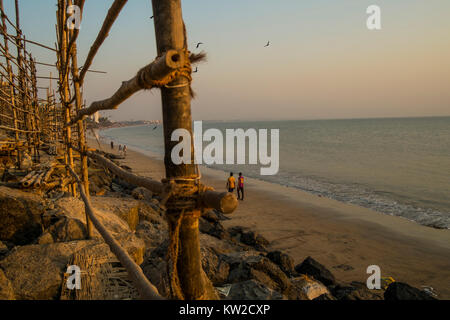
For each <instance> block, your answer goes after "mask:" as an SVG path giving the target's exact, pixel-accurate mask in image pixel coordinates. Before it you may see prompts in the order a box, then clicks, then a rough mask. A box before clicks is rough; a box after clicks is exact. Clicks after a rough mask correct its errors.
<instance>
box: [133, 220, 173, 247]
mask: <svg viewBox="0 0 450 320" xmlns="http://www.w3.org/2000/svg"><path fill="white" fill-rule="evenodd" d="M136 236H138V237H139V238H141V239H142V240H143V241H144V242H145V245H146V247H147V248H155V247H157V246H159V245H160V244H161V243H162V242H163V241H164V240H165V239H167V237H168V233H167V227H166V225H165V224H163V225H160V224H154V223H151V222H149V221H142V222H141V223H139V225H138V226H137V228H136Z"/></svg>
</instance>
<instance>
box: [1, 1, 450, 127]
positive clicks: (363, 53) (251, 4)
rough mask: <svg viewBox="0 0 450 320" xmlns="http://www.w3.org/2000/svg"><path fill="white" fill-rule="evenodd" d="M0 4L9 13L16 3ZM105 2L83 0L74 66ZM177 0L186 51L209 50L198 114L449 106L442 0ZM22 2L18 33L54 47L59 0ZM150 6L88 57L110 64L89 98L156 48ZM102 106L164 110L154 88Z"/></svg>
mask: <svg viewBox="0 0 450 320" xmlns="http://www.w3.org/2000/svg"><path fill="white" fill-rule="evenodd" d="M4 2H5V10H6V12H7V13H8V15H9V16H10V17H11V18H14V6H13V4H14V1H13V0H4ZM112 2H113V1H112V0H87V1H86V5H85V10H84V17H83V21H82V25H81V31H80V36H79V41H78V42H79V44H78V46H79V64H80V65H81V64H82V62H83V61H84V60H85V57H86V55H87V52H88V51H89V48H90V46H91V44H92V43H93V42H94V40H95V38H96V36H97V33H98V31H99V30H100V27H101V25H102V23H103V20H104V18H105V15H106V12H107V11H108V9H109V7H110V6H111V4H112ZM373 4H375V5H378V6H380V8H381V23H382V29H381V30H377V31H370V30H368V29H367V27H366V20H367V18H368V14H367V13H366V9H367V7H368V6H369V5H373ZM182 5H183V16H184V20H185V23H186V27H187V32H188V40H189V46H190V50H191V51H193V52H198V51H199V50H197V49H196V48H195V44H196V43H197V42H203V43H204V45H203V46H201V49H203V50H204V51H205V52H206V53H207V54H208V61H207V62H206V63H203V64H201V65H199V66H198V68H199V72H198V73H195V74H194V75H193V76H194V77H193V78H194V81H193V84H192V85H193V88H194V90H195V91H196V93H197V98H196V99H195V100H193V101H192V114H193V118H194V119H195V120H285V119H334V118H371V117H420V116H450V89H449V84H450V34H449V33H450V1H448V0H396V1H390V0H370V1H367V0H333V1H330V0H278V1H276V0H227V1H223V0H189V1H188V0H183V1H182ZM20 9H21V27H22V29H23V31H24V33H25V35H26V36H27V38H28V39H30V40H34V41H38V42H42V43H44V44H47V45H50V46H54V44H55V42H56V36H55V23H56V0H20ZM152 15H153V13H152V7H151V1H150V0H129V1H128V3H127V5H126V6H125V8H124V9H123V11H122V13H121V14H120V16H119V18H118V20H117V21H116V23H115V25H114V26H113V28H112V30H111V32H110V34H109V37H108V38H107V39H106V41H105V43H104V44H103V46H102V47H101V49H100V51H99V53H98V54H97V56H96V58H95V60H94V63H93V65H92V69H94V70H103V71H107V74H97V73H89V74H88V76H87V78H86V81H85V87H84V96H85V99H86V101H87V104H88V105H89V104H90V103H92V102H94V101H96V100H102V99H105V98H108V97H110V96H111V95H112V94H113V93H114V91H115V90H116V89H117V88H119V87H120V84H121V82H122V81H125V80H129V79H131V78H132V77H133V76H134V75H135V74H136V72H137V71H138V70H139V69H140V68H141V67H143V66H145V65H147V64H148V63H150V62H151V61H152V60H153V59H154V58H155V57H156V43H155V34H154V27H153V20H151V19H150V17H151V16H152ZM10 31H12V30H10ZM267 41H270V43H271V45H270V46H269V47H267V48H266V47H264V46H265V44H266V43H267ZM28 48H29V49H30V48H31V45H29V47H28ZM31 49H32V52H33V54H34V56H35V57H36V58H37V60H38V61H41V62H46V63H54V62H55V61H56V57H55V53H53V52H49V51H47V50H45V49H41V48H39V47H35V46H33V47H32V48H31ZM50 72H53V75H56V69H52V68H51V67H39V69H38V74H39V75H43V76H48V75H49V73H50ZM39 85H40V86H48V81H47V80H41V81H40V82H39ZM53 85H54V86H56V82H54V84H53ZM44 93H45V92H42V94H44ZM105 115H107V116H109V117H110V118H111V119H113V120H152V119H157V120H158V119H161V118H162V115H161V98H160V93H159V92H158V89H156V90H155V89H154V90H151V91H142V92H139V93H137V94H136V95H135V96H133V97H132V98H131V99H129V100H127V101H126V102H125V103H123V104H122V105H121V106H120V107H119V109H117V110H114V111H108V112H106V113H105Z"/></svg>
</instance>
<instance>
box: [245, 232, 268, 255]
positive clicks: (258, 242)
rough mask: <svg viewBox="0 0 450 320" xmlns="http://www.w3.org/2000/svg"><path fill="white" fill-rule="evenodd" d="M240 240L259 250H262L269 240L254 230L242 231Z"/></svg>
mask: <svg viewBox="0 0 450 320" xmlns="http://www.w3.org/2000/svg"><path fill="white" fill-rule="evenodd" d="M241 242H242V243H245V244H246V245H249V246H251V247H254V248H255V249H257V250H260V251H264V250H265V247H266V246H267V245H269V241H268V240H267V239H266V238H264V237H263V236H261V235H260V234H258V233H256V232H254V231H248V232H244V233H242V235H241Z"/></svg>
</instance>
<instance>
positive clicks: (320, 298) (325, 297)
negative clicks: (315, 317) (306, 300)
mask: <svg viewBox="0 0 450 320" xmlns="http://www.w3.org/2000/svg"><path fill="white" fill-rule="evenodd" d="M313 300H317V301H328V300H336V298H335V297H333V296H332V295H330V294H328V293H324V294H322V295H320V296H318V297H317V298H315V299H313Z"/></svg>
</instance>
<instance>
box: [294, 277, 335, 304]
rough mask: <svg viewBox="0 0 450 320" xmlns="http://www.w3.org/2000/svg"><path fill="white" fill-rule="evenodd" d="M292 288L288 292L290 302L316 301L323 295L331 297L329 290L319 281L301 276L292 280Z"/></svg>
mask: <svg viewBox="0 0 450 320" xmlns="http://www.w3.org/2000/svg"><path fill="white" fill-rule="evenodd" d="M290 281H291V284H292V286H291V287H290V288H289V291H288V298H289V300H314V299H316V298H318V297H320V296H321V295H324V294H326V295H330V292H329V291H328V289H327V288H326V287H325V286H324V285H323V284H322V283H320V282H319V281H316V280H314V279H311V278H310V277H308V276H306V275H301V276H299V277H296V278H292V279H290Z"/></svg>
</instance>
